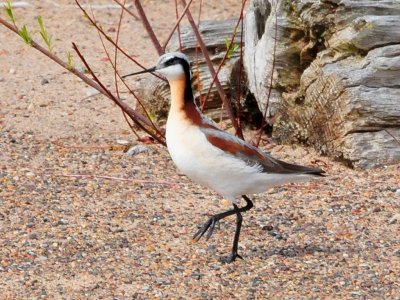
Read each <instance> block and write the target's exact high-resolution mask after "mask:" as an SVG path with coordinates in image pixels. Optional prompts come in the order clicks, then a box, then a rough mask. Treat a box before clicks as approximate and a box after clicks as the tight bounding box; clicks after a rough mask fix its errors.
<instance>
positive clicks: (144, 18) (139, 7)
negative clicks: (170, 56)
mask: <svg viewBox="0 0 400 300" xmlns="http://www.w3.org/2000/svg"><path fill="white" fill-rule="evenodd" d="M135 6H136V9H137V10H138V13H139V16H140V19H141V20H142V23H143V26H144V28H145V29H146V31H147V34H148V35H149V37H150V40H151V42H152V43H153V45H154V47H155V48H156V50H157V53H158V55H162V54H163V53H164V49H163V48H162V47H161V45H160V42H159V41H158V39H157V36H156V34H155V33H154V31H153V27H151V25H150V22H149V20H148V19H147V16H146V13H145V12H144V10H143V7H142V4H141V3H140V0H135Z"/></svg>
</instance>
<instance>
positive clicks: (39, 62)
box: [0, 0, 400, 299]
mask: <svg viewBox="0 0 400 300" xmlns="http://www.w3.org/2000/svg"><path fill="white" fill-rule="evenodd" d="M170 2H171V3H172V1H161V0H160V1H155V0H154V1H151V0H150V1H143V3H144V8H145V10H146V12H148V14H149V19H150V21H151V22H152V24H153V25H154V27H155V29H156V32H157V35H158V36H159V37H160V39H161V40H164V39H165V37H166V35H167V33H168V30H167V29H166V28H170V27H171V26H172V24H173V21H174V7H173V5H171V4H170ZM203 2H204V5H203V8H202V13H203V19H223V18H228V17H233V16H236V15H237V14H238V9H239V6H238V4H237V3H236V2H238V1H233V0H230V1H224V3H225V5H224V7H223V6H222V5H221V4H218V3H219V2H217V1H209V0H205V1H203ZM28 3H29V4H30V5H29V6H28V7H26V8H18V9H15V14H16V15H17V18H18V23H19V24H24V23H26V24H28V26H29V27H28V28H34V27H35V26H36V25H35V17H36V16H38V15H42V16H43V18H44V20H45V23H46V26H47V28H48V30H49V31H50V32H51V33H52V34H53V38H54V41H55V44H56V50H55V51H56V53H57V54H58V55H60V56H61V57H65V56H66V53H67V51H70V49H71V48H70V45H71V41H75V42H76V43H78V45H79V46H80V48H81V49H82V51H83V53H84V54H85V56H86V57H87V58H88V59H89V60H90V62H91V64H92V65H93V66H94V68H95V69H96V72H98V74H101V77H102V79H104V81H105V82H109V84H110V86H112V77H113V74H112V70H111V68H110V67H109V65H108V62H107V61H106V60H105V59H104V57H105V54H104V53H103V52H102V51H101V44H100V42H99V39H98V36H97V34H96V32H95V31H93V30H92V29H91V28H90V26H88V24H87V22H86V21H85V19H84V18H83V17H82V14H81V13H80V11H79V10H78V9H77V8H76V7H75V6H74V3H73V1H67V0H62V1H28ZM91 3H93V4H106V3H110V2H106V1H100V0H99V1H96V2H94V1H92V2H91ZM197 3H198V2H197ZM221 3H222V2H221ZM94 11H95V13H96V16H97V18H98V20H101V21H102V22H103V27H104V28H105V29H106V30H107V31H109V32H110V33H112V32H113V31H114V29H115V28H116V22H117V20H118V16H119V13H120V11H119V10H118V9H104V8H95V9H94ZM196 11H198V9H197V8H196V9H194V14H196ZM2 16H3V17H4V13H2ZM171 16H172V17H171ZM32 33H33V34H34V35H35V36H36V37H37V36H38V33H37V30H36V32H35V30H33V29H32ZM121 39H122V40H121V41H122V44H123V47H124V48H125V49H128V51H129V53H131V54H132V55H135V56H136V57H137V58H138V59H139V60H140V61H141V62H143V63H144V64H145V65H152V64H153V63H154V61H155V60H156V59H157V54H156V52H155V51H154V49H153V47H152V45H151V43H150V40H149V39H148V38H147V36H146V34H145V33H144V32H143V29H142V27H141V25H140V22H138V21H136V20H134V19H132V18H127V19H126V21H125V22H124V24H123V35H122V37H121ZM76 65H77V66H79V65H80V64H79V62H78V61H76ZM121 70H122V72H129V71H131V70H132V66H131V65H129V64H121ZM132 84H134V83H132ZM91 93H92V91H91V89H90V88H88V86H86V85H85V84H83V83H82V82H81V81H80V80H78V79H77V78H76V77H74V76H72V75H70V74H69V73H68V72H67V71H65V70H63V69H62V68H60V67H58V66H56V65H55V64H54V63H51V62H50V61H49V60H48V59H47V58H46V57H44V56H42V55H41V54H39V53H38V52H37V51H35V50H33V49H30V48H29V47H28V46H26V45H25V44H23V42H22V41H21V40H20V38H19V37H18V36H16V35H15V34H12V33H11V32H8V31H7V30H6V29H5V28H3V27H0V101H1V106H0V126H1V127H0V128H1V132H0V299H37V298H44V299H156V298H163V299H214V298H216V299H233V298H236V299H300V298H301V299H333V298H335V299H400V296H399V295H400V279H399V275H400V240H399V229H400V228H399V227H400V203H399V201H400V191H399V189H400V183H399V173H400V166H399V165H397V166H391V167H386V168H382V169H377V170H370V171H357V170H350V169H348V168H346V167H345V166H343V165H341V164H340V163H338V162H333V161H332V160H331V159H329V158H327V157H320V156H319V155H318V154H317V153H316V152H315V151H313V150H312V149H307V148H303V147H301V146H276V147H274V148H273V149H272V150H271V151H272V152H273V153H274V155H276V156H278V157H280V158H283V159H286V160H289V161H296V162H299V163H303V164H311V163H312V162H313V161H315V160H319V161H320V164H321V166H323V168H324V169H325V170H326V171H327V173H328V174H329V176H328V177H326V178H324V179H321V180H318V181H314V182H310V183H308V184H302V185H288V186H285V187H277V188H274V189H271V190H269V191H267V192H266V193H264V194H261V195H258V196H255V197H254V200H255V201H254V202H255V208H254V209H253V210H251V211H250V212H247V213H246V214H245V215H244V227H243V231H242V237H241V241H240V253H241V254H242V255H243V256H244V260H239V261H237V262H235V263H233V264H229V265H226V264H223V263H221V262H220V258H221V257H222V256H224V255H226V254H228V253H229V251H230V247H231V243H232V238H233V232H234V219H233V218H232V219H227V220H224V221H223V222H221V224H220V228H219V230H218V231H217V232H216V233H215V234H214V236H213V237H212V239H210V240H209V241H208V242H205V241H204V240H201V241H200V242H198V243H193V242H192V240H191V237H192V235H193V233H194V232H196V230H197V228H198V226H199V225H201V224H202V223H203V222H205V221H206V219H207V217H208V216H209V215H211V214H213V213H217V212H220V211H222V210H226V209H227V207H226V206H225V205H224V203H222V202H221V199H220V197H219V196H218V195H216V194H215V193H213V192H212V191H209V190H207V189H205V188H202V187H200V186H197V185H195V184H194V183H192V182H191V181H189V180H188V179H187V178H186V177H184V176H182V175H180V174H179V173H177V171H176V169H175V167H174V165H173V163H172V161H171V159H170V158H169V156H168V153H167V150H166V149H165V148H163V147H162V146H159V145H149V146H147V147H148V151H147V152H144V153H141V154H138V155H136V156H128V155H126V154H125V153H124V151H123V150H124V147H123V146H121V145H120V144H119V143H118V140H127V141H129V142H130V143H132V144H137V142H136V140H135V137H134V135H133V134H132V133H131V132H130V130H129V127H128V126H127V125H126V123H125V121H124V119H123V117H122V115H121V112H120V111H119V110H118V109H117V108H116V107H115V106H114V105H113V104H112V103H110V101H109V100H107V99H105V98H104V97H101V96H98V95H97V96H91V97H88V95H90V94H91ZM126 101H131V100H130V99H129V98H127V99H126ZM73 175H92V177H90V176H83V177H73ZM93 176H97V177H93ZM101 176H108V177H109V178H104V177H101ZM121 178H125V179H126V180H122V179H121Z"/></svg>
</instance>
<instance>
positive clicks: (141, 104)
mask: <svg viewBox="0 0 400 300" xmlns="http://www.w3.org/2000/svg"><path fill="white" fill-rule="evenodd" d="M122 12H123V11H122ZM93 20H94V22H96V19H95V17H94V15H93ZM120 21H121V20H120ZM120 24H121V22H120ZM119 29H120V26H119V27H118V31H117V39H116V45H118V32H119ZM97 33H98V35H99V39H100V42H101V44H102V46H103V50H104V52H105V54H106V55H107V58H108V61H109V62H110V64H111V66H112V68H113V70H114V76H118V78H119V79H120V80H121V81H122V83H123V84H124V85H125V87H126V88H127V89H128V91H129V92H130V93H131V94H132V95H133V97H134V98H135V99H136V101H137V102H138V103H139V105H140V106H141V108H142V109H143V111H144V113H145V115H146V118H147V119H148V121H149V122H150V127H151V128H152V129H153V130H154V131H155V132H156V133H157V135H158V136H159V137H160V138H162V139H164V134H163V133H162V132H161V130H160V128H158V126H157V125H156V124H154V122H153V121H152V119H151V117H150V114H149V112H148V111H147V109H146V107H145V105H144V104H143V102H142V101H141V100H140V98H139V97H137V95H136V93H135V92H134V91H133V90H132V89H131V88H130V87H129V85H128V84H127V83H126V81H125V80H124V78H123V76H121V74H120V73H119V72H118V70H117V64H116V62H117V56H116V55H117V54H115V58H114V61H115V62H114V63H112V60H111V57H110V54H109V53H108V50H107V48H106V46H105V45H104V41H103V38H102V36H101V34H100V32H99V31H98V32H97ZM116 49H117V47H116ZM115 53H117V51H115ZM115 84H116V92H117V95H118V98H119V90H118V81H117V79H116V78H115ZM128 125H129V126H130V128H131V129H132V130H133V131H134V128H133V127H132V126H131V124H130V123H129V122H128ZM136 136H137V137H138V138H139V136H138V135H137V134H136Z"/></svg>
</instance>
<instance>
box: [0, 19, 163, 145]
mask: <svg viewBox="0 0 400 300" xmlns="http://www.w3.org/2000/svg"><path fill="white" fill-rule="evenodd" d="M0 24H2V25H4V26H5V27H7V28H8V29H10V30H11V31H13V32H14V33H16V34H18V28H17V27H16V26H14V25H13V24H11V23H9V22H7V21H6V20H4V19H2V18H0ZM31 46H32V47H33V48H34V49H36V50H38V51H40V52H42V53H43V54H44V55H46V56H47V57H48V58H50V59H51V60H53V61H54V62H56V63H57V64H59V65H60V66H62V67H63V68H64V69H66V70H68V71H69V72H71V73H72V74H74V75H76V76H78V77H79V78H80V79H82V81H83V82H85V83H86V84H88V85H89V86H91V87H93V88H94V89H96V90H98V91H99V92H100V93H102V94H103V95H105V96H106V97H108V98H110V99H111V100H112V101H114V102H115V103H116V104H117V105H118V106H119V107H120V108H121V109H122V110H123V111H125V112H126V113H127V114H128V115H129V116H130V118H131V119H132V120H133V121H135V122H137V121H140V122H143V123H144V124H146V125H147V126H151V122H150V121H149V120H148V119H147V118H145V117H144V116H143V115H141V114H140V113H138V112H136V111H135V110H133V109H132V108H131V107H129V106H128V105H127V104H125V103H124V102H122V101H121V100H120V99H118V98H116V97H114V96H113V95H112V94H110V92H109V91H107V89H105V88H104V86H101V85H100V84H98V83H97V82H96V81H94V80H93V79H90V78H89V77H87V76H86V75H85V74H83V73H82V72H79V71H78V70H76V69H75V68H70V67H69V66H68V64H67V63H66V62H64V61H63V60H61V59H60V58H59V57H58V56H56V55H55V54H53V53H52V52H50V51H48V50H47V49H46V48H44V47H42V46H40V45H39V44H38V43H36V42H35V41H34V40H32V45H31ZM162 144H165V143H164V142H163V143H162Z"/></svg>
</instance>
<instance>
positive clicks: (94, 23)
mask: <svg viewBox="0 0 400 300" xmlns="http://www.w3.org/2000/svg"><path fill="white" fill-rule="evenodd" d="M75 3H76V5H78V7H79V8H80V10H81V11H82V12H83V13H84V14H85V16H86V17H87V19H88V20H89V22H90V24H92V25H93V26H94V27H95V28H96V29H97V30H98V31H99V32H100V33H101V34H102V35H103V36H104V37H105V38H106V39H107V41H109V42H110V43H111V44H112V45H113V46H114V47H117V48H118V50H119V51H120V52H121V53H122V54H123V55H125V56H126V58H128V59H129V60H131V61H132V62H133V63H135V64H136V65H137V66H139V67H141V68H142V69H143V70H144V69H146V68H145V67H144V66H143V65H142V64H141V63H139V62H138V61H137V60H136V59H134V58H133V57H132V56H131V55H129V54H128V53H126V51H125V50H123V49H122V48H121V47H119V46H118V45H116V44H115V41H114V40H113V39H112V38H111V37H110V36H109V35H107V34H106V33H105V32H104V30H103V29H102V28H101V27H100V26H99V25H98V24H97V23H96V22H95V21H94V20H93V19H92V18H91V17H90V16H89V14H88V13H87V11H86V10H85V9H84V8H83V7H82V5H81V4H80V3H79V1H78V0H75ZM159 78H161V79H163V78H162V77H159Z"/></svg>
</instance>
